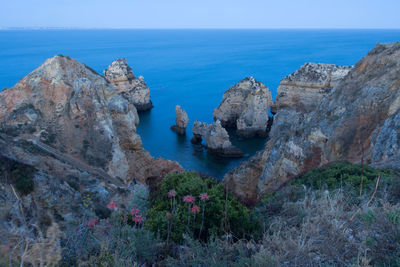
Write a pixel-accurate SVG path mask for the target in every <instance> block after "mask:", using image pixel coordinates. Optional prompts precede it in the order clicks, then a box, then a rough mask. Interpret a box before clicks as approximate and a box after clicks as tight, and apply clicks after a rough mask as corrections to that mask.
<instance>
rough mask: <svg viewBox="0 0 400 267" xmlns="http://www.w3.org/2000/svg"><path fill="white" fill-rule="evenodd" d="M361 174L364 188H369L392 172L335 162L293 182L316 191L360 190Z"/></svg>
mask: <svg viewBox="0 0 400 267" xmlns="http://www.w3.org/2000/svg"><path fill="white" fill-rule="evenodd" d="M361 174H362V176H363V179H362V180H363V188H368V187H369V186H371V185H374V184H375V181H376V178H377V177H378V176H379V174H383V175H385V176H386V175H388V174H390V172H389V171H382V170H377V169H374V168H372V167H369V166H365V165H364V166H362V165H359V164H353V163H349V162H335V163H332V164H330V165H328V166H327V167H323V168H317V169H313V170H311V171H309V172H307V173H306V174H303V175H301V176H299V177H298V178H296V179H295V180H294V181H293V184H297V185H301V184H304V185H306V186H307V187H312V188H314V189H323V188H326V189H336V188H339V187H347V188H352V189H355V190H359V189H360V184H361Z"/></svg>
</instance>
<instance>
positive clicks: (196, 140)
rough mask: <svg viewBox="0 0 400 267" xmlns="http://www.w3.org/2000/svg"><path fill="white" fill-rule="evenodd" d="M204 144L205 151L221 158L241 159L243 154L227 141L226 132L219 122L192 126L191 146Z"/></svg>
mask: <svg viewBox="0 0 400 267" xmlns="http://www.w3.org/2000/svg"><path fill="white" fill-rule="evenodd" d="M202 138H204V140H205V142H206V148H207V151H208V152H210V153H213V154H216V155H219V156H222V157H242V156H243V152H242V151H240V149H238V148H236V147H234V146H233V145H232V143H231V142H230V141H229V135H228V132H227V131H226V130H225V129H224V128H223V127H222V126H221V122H220V121H219V120H217V121H215V122H213V123H212V124H207V123H205V122H199V121H195V122H194V125H193V138H192V140H191V142H192V143H193V144H198V145H199V144H201V143H202Z"/></svg>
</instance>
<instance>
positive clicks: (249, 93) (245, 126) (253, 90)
mask: <svg viewBox="0 0 400 267" xmlns="http://www.w3.org/2000/svg"><path fill="white" fill-rule="evenodd" d="M271 105H272V96H271V92H270V91H269V90H268V88H267V87H266V86H265V85H264V84H263V83H261V82H258V81H256V80H255V79H254V78H253V77H249V78H245V79H243V80H242V81H240V82H239V83H237V84H235V85H234V86H232V87H230V88H229V89H228V90H227V91H226V92H225V93H224V95H223V99H222V102H221V104H220V105H219V106H218V107H217V108H216V109H215V110H214V112H213V116H214V120H220V121H221V125H222V126H223V127H228V128H235V129H237V134H238V135H240V136H243V137H254V136H266V135H267V128H268V121H269V118H268V110H269V108H270V107H271Z"/></svg>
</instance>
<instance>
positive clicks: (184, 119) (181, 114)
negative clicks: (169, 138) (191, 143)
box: [171, 105, 189, 135]
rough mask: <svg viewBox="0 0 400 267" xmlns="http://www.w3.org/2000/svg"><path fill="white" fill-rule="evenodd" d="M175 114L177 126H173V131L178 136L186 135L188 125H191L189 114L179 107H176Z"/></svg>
mask: <svg viewBox="0 0 400 267" xmlns="http://www.w3.org/2000/svg"><path fill="white" fill-rule="evenodd" d="M175 113H176V122H175V123H176V124H175V125H173V126H171V130H173V131H174V132H176V133H177V134H181V135H185V134H186V127H187V124H188V123H189V117H188V115H187V113H186V112H185V111H184V110H183V109H182V108H181V106H179V105H176V107H175Z"/></svg>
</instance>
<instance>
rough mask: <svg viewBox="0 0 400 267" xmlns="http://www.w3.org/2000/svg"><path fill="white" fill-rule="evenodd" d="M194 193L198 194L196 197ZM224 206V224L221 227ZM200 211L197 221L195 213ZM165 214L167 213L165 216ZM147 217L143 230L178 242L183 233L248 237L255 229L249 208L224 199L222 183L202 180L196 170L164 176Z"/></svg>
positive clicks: (181, 239) (235, 201)
mask: <svg viewBox="0 0 400 267" xmlns="http://www.w3.org/2000/svg"><path fill="white" fill-rule="evenodd" d="M205 192H206V193H205ZM201 194H204V195H203V196H202V195H201ZM195 196H200V197H199V198H198V199H197V200H196V198H195ZM206 201H207V205H206V204H205V203H206ZM226 205H227V213H226V220H227V227H224V219H225V215H224V214H225V209H226ZM205 206H207V208H205ZM200 207H203V208H202V209H201V210H200ZM200 211H201V212H202V216H201V218H202V219H201V220H200V219H199V217H200V216H197V215H198V214H199V213H200ZM167 213H170V214H171V216H169V215H168V216H166V214H167ZM147 217H148V219H147V223H146V225H145V227H146V228H147V229H150V230H151V231H153V232H154V233H159V234H160V237H161V238H163V239H164V240H166V239H168V241H169V240H173V241H174V242H182V241H183V235H184V234H186V235H189V236H192V237H196V238H197V237H198V238H200V239H201V240H208V239H209V238H210V237H211V236H218V235H222V234H226V233H232V234H233V235H234V236H236V237H238V238H243V237H250V236H251V235H252V233H253V232H254V231H255V230H256V229H258V225H257V223H255V222H253V221H252V217H251V212H250V210H249V209H247V208H246V207H245V206H244V205H242V204H241V203H239V201H238V200H237V199H236V198H235V197H234V196H232V195H231V194H228V196H227V199H226V198H225V191H224V188H223V185H222V184H219V183H217V182H216V181H214V180H211V179H209V178H205V179H203V178H201V177H200V176H199V175H198V174H197V173H196V172H184V173H179V174H168V175H167V176H165V177H164V179H163V180H162V181H161V183H160V192H159V194H158V195H157V196H156V198H155V199H154V200H153V205H152V207H151V208H150V210H149V212H148V214H147ZM200 229H201V232H200Z"/></svg>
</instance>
